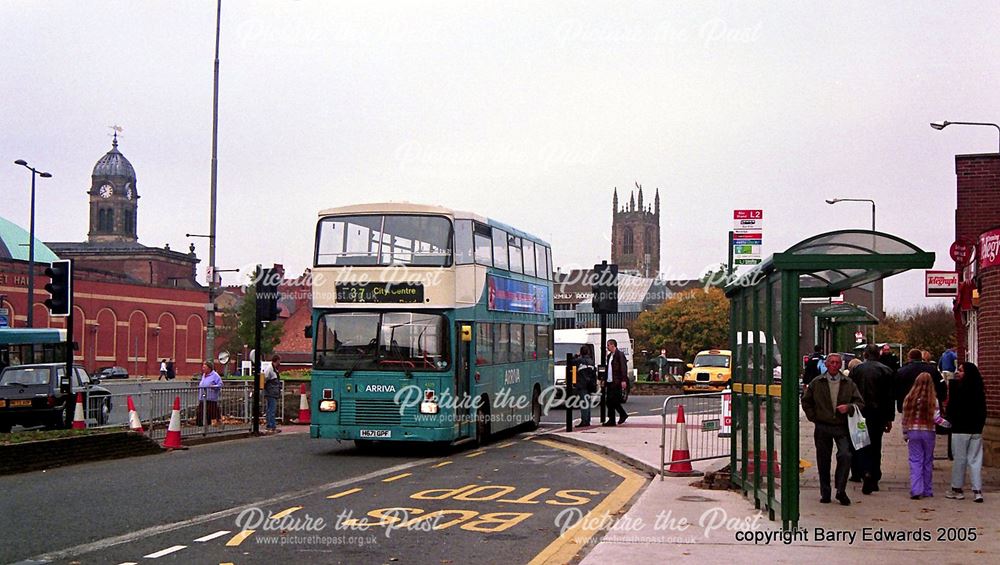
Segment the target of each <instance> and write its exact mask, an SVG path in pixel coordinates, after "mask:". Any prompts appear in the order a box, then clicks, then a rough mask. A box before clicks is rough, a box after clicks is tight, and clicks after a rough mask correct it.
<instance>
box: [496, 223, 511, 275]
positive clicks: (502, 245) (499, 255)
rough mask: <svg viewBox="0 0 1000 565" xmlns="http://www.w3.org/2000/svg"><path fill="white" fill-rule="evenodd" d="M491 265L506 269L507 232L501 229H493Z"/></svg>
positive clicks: (507, 266) (507, 265)
mask: <svg viewBox="0 0 1000 565" xmlns="http://www.w3.org/2000/svg"><path fill="white" fill-rule="evenodd" d="M493 266H494V267H496V268H498V269H503V270H505V271H506V270H507V269H508V268H509V264H508V262H507V232H505V231H503V230H498V229H494V230H493Z"/></svg>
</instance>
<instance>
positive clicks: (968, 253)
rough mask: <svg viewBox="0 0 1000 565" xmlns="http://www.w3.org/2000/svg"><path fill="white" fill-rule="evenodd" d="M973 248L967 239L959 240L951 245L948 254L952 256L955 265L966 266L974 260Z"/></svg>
mask: <svg viewBox="0 0 1000 565" xmlns="http://www.w3.org/2000/svg"><path fill="white" fill-rule="evenodd" d="M972 247H973V244H972V243H970V242H969V241H968V240H967V239H965V238H959V239H957V240H955V242H954V243H952V244H951V248H950V249H949V250H948V253H949V254H950V255H951V258H952V259H953V260H954V261H955V263H957V264H958V265H959V266H965V265H968V264H969V261H971V260H972Z"/></svg>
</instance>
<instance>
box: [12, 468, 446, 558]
mask: <svg viewBox="0 0 1000 565" xmlns="http://www.w3.org/2000/svg"><path fill="white" fill-rule="evenodd" d="M434 460H435V459H434V458H427V459H419V460H417V461H412V462H410V463H403V464H401V465H396V466H394V467H388V468H385V469H380V470H378V471H372V472H371V473H366V474H364V475H359V476H357V477H350V478H347V479H341V480H339V481H335V482H332V483H327V484H324V485H319V486H316V487H313V488H309V489H305V490H300V491H295V492H288V493H285V494H281V495H278V496H275V497H272V498H268V499H265V500H258V501H255V502H251V503H249V504H244V505H242V506H236V507H234V508H229V509H227V510H220V511H218V512H212V513H211V514H202V515H201V516H195V517H194V518H189V519H187V520H182V521H180V522H173V523H170V524H161V525H159V526H151V527H149V528H145V529H142V530H138V531H135V532H130V533H127V534H122V535H120V536H114V537H110V538H104V539H102V540H97V541H93V542H89V543H84V544H80V545H76V546H73V547H67V548H65V549H60V550H58V551H53V552H51V553H46V554H43V555H37V556H35V557H31V558H29V561H41V562H47V561H61V560H64V559H68V558H70V557H73V556H76V555H82V554H85V553H92V552H95V551H101V550H104V549H107V548H109V547H114V546H116V545H122V544H124V543H129V542H133V541H136V540H139V539H143V538H148V537H151V536H157V535H160V534H165V533H168V532H173V531H176V530H179V529H181V528H187V527H189V526H196V525H198V524H204V523H206V522H212V521H214V520H218V519H220V518H227V517H229V516H236V515H237V514H239V513H240V512H243V511H244V510H247V509H249V508H260V507H262V506H270V505H274V504H279V503H282V502H285V501H288V500H297V499H300V498H305V497H308V496H312V495H314V494H320V493H322V492H325V491H329V490H333V489H337V488H341V487H344V486H347V485H350V484H354V483H360V482H363V481H368V480H372V479H377V478H379V477H384V476H386V475H391V474H392V473H399V472H400V471H404V470H406V469H411V468H413V467H417V466H420V465H426V464H428V463H430V462H432V461H434Z"/></svg>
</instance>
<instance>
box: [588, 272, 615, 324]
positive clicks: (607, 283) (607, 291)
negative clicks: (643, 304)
mask: <svg viewBox="0 0 1000 565" xmlns="http://www.w3.org/2000/svg"><path fill="white" fill-rule="evenodd" d="M593 292H594V298H593V302H592V304H593V306H594V312H596V313H598V314H617V313H618V265H609V264H608V262H607V261H602V262H601V264H600V265H594V284H593Z"/></svg>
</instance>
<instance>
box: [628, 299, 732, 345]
mask: <svg viewBox="0 0 1000 565" xmlns="http://www.w3.org/2000/svg"><path fill="white" fill-rule="evenodd" d="M635 333H636V343H637V344H638V347H637V349H640V350H641V349H648V350H650V351H659V350H660V349H666V350H667V355H670V356H678V357H680V358H682V359H693V358H694V356H695V355H696V354H697V353H698V352H699V351H701V350H703V349H713V348H725V347H727V345H728V343H729V299H728V298H726V295H725V294H724V293H723V292H722V291H721V290H719V289H718V288H708V289H700V288H699V289H693V290H688V291H684V292H681V293H678V294H675V295H674V296H671V297H670V298H669V299H668V300H667V301H666V302H664V303H663V304H661V305H660V306H659V308H657V309H656V310H652V311H649V312H643V313H642V314H640V315H639V318H638V319H637V320H636V322H635Z"/></svg>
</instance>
